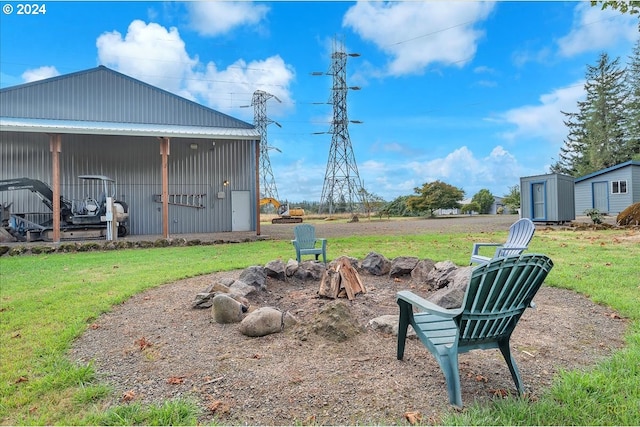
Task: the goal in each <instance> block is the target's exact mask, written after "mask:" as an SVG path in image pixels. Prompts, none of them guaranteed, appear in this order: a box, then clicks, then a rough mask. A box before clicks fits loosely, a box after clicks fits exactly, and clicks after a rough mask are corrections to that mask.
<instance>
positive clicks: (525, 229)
mask: <svg viewBox="0 0 640 427" xmlns="http://www.w3.org/2000/svg"><path fill="white" fill-rule="evenodd" d="M535 231H536V226H535V224H534V223H533V222H532V221H531V220H530V219H529V218H522V219H519V220H518V221H516V222H514V223H513V224H511V227H509V235H508V236H507V241H506V242H504V243H474V244H473V250H472V251H471V262H470V264H473V263H476V264H484V263H486V262H488V261H489V260H490V259H491V258H497V257H504V256H510V255H520V254H521V253H522V251H524V250H526V249H527V247H528V246H529V242H530V241H531V239H532V238H533V233H534V232H535ZM485 246H494V247H496V251H495V253H494V254H493V257H491V258H490V257H487V256H482V255H480V254H479V251H480V248H481V247H485Z"/></svg>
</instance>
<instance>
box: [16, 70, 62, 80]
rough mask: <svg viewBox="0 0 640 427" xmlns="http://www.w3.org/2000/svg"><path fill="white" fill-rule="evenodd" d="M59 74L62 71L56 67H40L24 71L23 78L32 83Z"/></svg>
mask: <svg viewBox="0 0 640 427" xmlns="http://www.w3.org/2000/svg"><path fill="white" fill-rule="evenodd" d="M59 75H60V73H59V72H58V70H57V69H56V67H39V68H34V69H31V70H27V71H25V72H24V73H22V80H24V82H25V83H30V82H34V81H36V80H43V79H48V78H50V77H56V76H59Z"/></svg>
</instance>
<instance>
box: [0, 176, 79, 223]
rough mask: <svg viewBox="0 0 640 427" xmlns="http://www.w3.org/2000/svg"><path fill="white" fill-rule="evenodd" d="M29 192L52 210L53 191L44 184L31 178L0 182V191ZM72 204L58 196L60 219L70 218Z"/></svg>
mask: <svg viewBox="0 0 640 427" xmlns="http://www.w3.org/2000/svg"><path fill="white" fill-rule="evenodd" d="M12 190H29V191H31V192H32V193H35V194H36V195H37V196H38V198H39V199H40V200H42V203H44V204H45V205H46V206H47V207H48V208H49V209H51V210H53V190H52V189H51V187H49V186H48V185H47V184H45V183H44V182H42V181H40V180H37V179H32V178H26V177H25V178H14V179H3V180H0V191H12ZM71 207H72V204H71V202H70V201H68V200H67V199H65V198H64V197H62V196H60V210H61V211H62V218H68V217H70V216H71Z"/></svg>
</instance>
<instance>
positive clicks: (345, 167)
mask: <svg viewBox="0 0 640 427" xmlns="http://www.w3.org/2000/svg"><path fill="white" fill-rule="evenodd" d="M349 56H351V57H357V56H360V54H358V53H346V52H345V48H344V43H343V42H339V41H337V40H335V39H334V42H333V53H332V54H331V68H330V70H329V72H327V73H326V74H327V75H330V76H332V78H333V84H332V87H331V104H333V119H332V121H331V128H330V130H329V133H331V134H332V137H331V147H330V148H329V159H328V161H327V169H326V172H325V176H324V184H323V186H322V197H321V198H320V207H319V213H322V212H323V211H326V212H328V213H329V215H331V214H333V213H334V212H336V207H338V210H339V211H344V212H351V213H353V212H354V211H356V210H358V205H359V206H362V202H363V200H362V191H361V190H362V183H361V181H360V175H359V174H358V166H357V165H356V159H355V155H354V154H353V147H352V146H351V139H350V137H349V129H348V125H349V122H351V123H362V122H360V121H357V120H349V119H348V117H347V92H348V91H349V90H360V88H359V87H357V86H347V57H349ZM312 74H313V75H321V74H324V73H317V72H316V73H312Z"/></svg>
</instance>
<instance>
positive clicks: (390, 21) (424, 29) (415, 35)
mask: <svg viewBox="0 0 640 427" xmlns="http://www.w3.org/2000/svg"><path fill="white" fill-rule="evenodd" d="M493 7H494V3H492V2H422V1H420V2H369V1H360V2H358V3H357V4H356V5H355V6H353V7H351V8H350V9H349V10H348V11H347V13H346V14H345V16H344V19H343V26H345V27H350V28H352V29H353V31H355V32H356V33H358V34H359V35H360V37H362V38H363V39H364V40H368V41H371V42H373V43H374V44H376V45H377V46H378V48H379V49H381V50H382V51H383V52H385V53H386V54H388V55H389V56H390V57H391V60H390V62H389V64H388V65H387V70H386V73H387V74H389V75H395V76H397V75H406V74H419V73H422V72H424V69H425V68H426V67H427V66H428V65H430V64H433V63H441V64H445V65H454V66H458V67H462V66H463V65H465V64H466V63H468V62H470V61H471V59H472V58H473V56H474V55H475V53H476V49H477V44H478V41H479V40H480V38H482V37H483V35H484V32H483V31H480V30H478V29H476V28H474V25H475V24H477V23H478V22H480V21H482V20H484V19H486V18H487V16H488V15H489V14H490V12H491V11H492V9H493Z"/></svg>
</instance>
